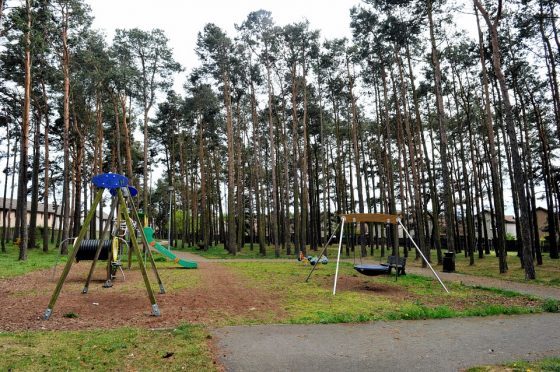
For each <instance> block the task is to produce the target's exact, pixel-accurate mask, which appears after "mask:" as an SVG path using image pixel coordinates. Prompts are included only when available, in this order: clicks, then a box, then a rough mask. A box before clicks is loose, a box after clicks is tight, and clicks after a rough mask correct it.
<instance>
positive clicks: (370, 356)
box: [213, 313, 560, 372]
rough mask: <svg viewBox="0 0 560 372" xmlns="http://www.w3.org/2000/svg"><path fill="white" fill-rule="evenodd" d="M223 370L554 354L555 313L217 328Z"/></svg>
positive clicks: (453, 367) (348, 367) (452, 366)
mask: <svg viewBox="0 0 560 372" xmlns="http://www.w3.org/2000/svg"><path fill="white" fill-rule="evenodd" d="M213 337H214V340H215V342H216V343H217V346H218V351H219V353H220V354H219V357H220V361H221V363H222V364H223V366H224V367H225V369H226V371H430V372H434V371H458V370H462V369H465V368H468V367H472V366H476V365H485V364H499V363H503V362H507V361H515V360H533V359H540V358H543V357H546V356H560V314H549V313H545V314H535V315H518V316H496V317H486V318H458V319H457V318H455V319H439V320H417V321H393V322H372V323H363V324H325V325H260V326H235V327H225V328H220V329H216V330H214V331H213Z"/></svg>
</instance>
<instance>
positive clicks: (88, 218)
mask: <svg viewBox="0 0 560 372" xmlns="http://www.w3.org/2000/svg"><path fill="white" fill-rule="evenodd" d="M103 190H104V189H99V190H98V191H97V194H96V195H95V199H94V201H93V204H92V205H91V208H90V210H89V213H88V214H87V216H86V218H85V220H84V223H83V225H82V228H81V229H80V233H79V234H78V237H77V238H76V240H75V241H74V244H73V248H74V249H73V251H72V254H71V255H70V256H69V257H68V261H66V266H64V270H63V271H62V275H61V276H60V279H58V282H57V283H56V288H55V289H54V292H53V294H52V296H51V300H50V302H49V305H48V307H47V309H46V310H45V313H44V315H43V319H45V320H48V319H49V318H50V317H51V314H52V311H53V308H54V305H55V303H56V300H57V299H58V296H59V295H60V291H61V290H62V285H63V284H64V281H65V280H66V277H67V276H68V273H69V272H70V268H71V267H72V264H73V263H74V260H75V259H76V254H77V253H78V250H79V249H80V244H81V243H82V240H84V236H85V235H86V232H87V230H88V229H89V223H90V222H91V219H92V218H93V217H94V216H95V208H96V207H97V205H98V204H99V202H100V201H101V198H102V197H103Z"/></svg>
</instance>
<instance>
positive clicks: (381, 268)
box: [354, 264, 391, 276]
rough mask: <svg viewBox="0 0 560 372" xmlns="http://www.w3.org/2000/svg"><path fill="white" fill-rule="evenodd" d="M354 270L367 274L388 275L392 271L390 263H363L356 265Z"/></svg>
mask: <svg viewBox="0 0 560 372" xmlns="http://www.w3.org/2000/svg"><path fill="white" fill-rule="evenodd" d="M354 270H356V271H357V272H359V273H360V274H363V275H367V276H377V275H387V274H390V273H391V266H389V265H375V264H361V265H354Z"/></svg>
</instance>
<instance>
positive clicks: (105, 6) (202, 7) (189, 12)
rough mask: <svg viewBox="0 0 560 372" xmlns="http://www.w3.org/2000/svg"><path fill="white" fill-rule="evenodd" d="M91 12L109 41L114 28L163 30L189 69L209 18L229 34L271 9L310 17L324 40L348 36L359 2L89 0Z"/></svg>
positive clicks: (277, 16)
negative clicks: (259, 12) (352, 13)
mask: <svg viewBox="0 0 560 372" xmlns="http://www.w3.org/2000/svg"><path fill="white" fill-rule="evenodd" d="M87 2H88V3H89V5H90V6H91V8H92V10H93V15H94V16H95V20H94V23H93V26H94V28H96V29H100V30H104V31H105V32H106V34H107V36H108V38H109V41H111V40H112V38H113V35H114V30H115V29H117V28H125V29H130V28H134V27H138V28H140V29H143V30H151V29H153V28H161V29H163V30H164V31H165V34H166V35H167V37H168V38H169V45H170V46H171V48H173V51H174V55H175V58H176V60H177V62H179V63H181V65H183V67H185V68H186V69H187V71H188V70H190V69H192V68H193V67H195V66H196V65H198V62H197V58H196V55H195V53H194V48H195V44H196V37H197V34H198V32H200V31H201V30H202V29H203V27H204V25H205V24H206V23H209V22H212V23H215V24H216V25H218V26H219V27H221V28H222V29H224V30H225V31H226V32H227V33H228V35H230V36H233V34H234V25H235V24H241V23H242V22H243V21H244V20H245V18H246V17H247V15H248V14H249V13H250V12H252V11H255V10H259V9H264V10H268V11H270V12H272V17H273V18H274V20H275V22H276V24H278V25H285V24H288V23H292V22H298V21H302V20H304V19H307V20H309V22H310V24H311V28H312V29H319V30H321V36H322V37H323V38H335V37H345V36H346V37H348V38H350V26H349V24H350V8H351V7H352V6H353V5H357V4H359V3H360V0H334V1H324V0H238V1H233V0H229V1H228V0H199V1H196V2H195V1H185V0H158V1H153V0H87Z"/></svg>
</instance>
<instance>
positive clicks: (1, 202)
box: [0, 198, 109, 219]
mask: <svg viewBox="0 0 560 372" xmlns="http://www.w3.org/2000/svg"><path fill="white" fill-rule="evenodd" d="M10 202H11V204H10ZM5 205H6V207H5V208H6V209H8V210H12V211H15V210H16V207H17V199H9V198H6V204H5ZM1 210H4V198H0V211H1ZM27 211H28V212H30V211H31V202H30V201H27ZM37 212H40V213H45V204H43V203H37ZM48 213H54V214H55V215H56V216H60V215H61V214H62V206H61V205H59V206H57V208H56V212H55V208H54V205H53V204H50V205H49V206H48ZM72 213H73V211H72V210H70V215H72ZM103 218H104V219H108V218H109V215H108V214H107V213H105V212H103Z"/></svg>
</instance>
